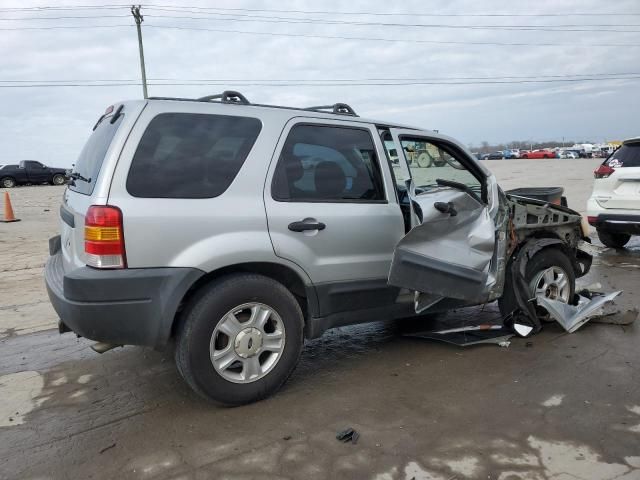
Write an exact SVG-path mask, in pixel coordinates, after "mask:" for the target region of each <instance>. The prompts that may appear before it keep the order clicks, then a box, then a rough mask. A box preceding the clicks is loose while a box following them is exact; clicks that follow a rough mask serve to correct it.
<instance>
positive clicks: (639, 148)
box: [605, 143, 640, 168]
mask: <svg viewBox="0 0 640 480" xmlns="http://www.w3.org/2000/svg"><path fill="white" fill-rule="evenodd" d="M605 163H606V164H607V165H609V166H610V167H613V168H619V167H640V143H627V144H625V145H622V146H621V147H620V148H619V149H618V150H616V151H615V152H614V153H613V154H612V155H611V156H610V157H609V158H608V159H607V161H606V162H605Z"/></svg>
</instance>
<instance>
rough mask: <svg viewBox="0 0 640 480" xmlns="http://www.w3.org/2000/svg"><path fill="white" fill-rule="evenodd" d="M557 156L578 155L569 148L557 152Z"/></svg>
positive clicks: (576, 156) (572, 156)
mask: <svg viewBox="0 0 640 480" xmlns="http://www.w3.org/2000/svg"><path fill="white" fill-rule="evenodd" d="M558 158H578V155H577V154H576V153H575V152H572V151H571V150H565V151H560V152H558Z"/></svg>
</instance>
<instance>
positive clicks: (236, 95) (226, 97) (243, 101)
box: [198, 90, 251, 105]
mask: <svg viewBox="0 0 640 480" xmlns="http://www.w3.org/2000/svg"><path fill="white" fill-rule="evenodd" d="M211 100H220V102H221V103H238V104H240V105H251V103H250V102H249V100H247V97H245V96H244V95H242V94H241V93H240V92H236V91H234V90H225V91H224V92H222V93H219V94H217V95H207V96H206V97H202V98H199V99H198V101H199V102H210V101H211Z"/></svg>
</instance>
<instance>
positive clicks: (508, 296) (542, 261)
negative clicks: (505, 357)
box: [498, 248, 576, 321]
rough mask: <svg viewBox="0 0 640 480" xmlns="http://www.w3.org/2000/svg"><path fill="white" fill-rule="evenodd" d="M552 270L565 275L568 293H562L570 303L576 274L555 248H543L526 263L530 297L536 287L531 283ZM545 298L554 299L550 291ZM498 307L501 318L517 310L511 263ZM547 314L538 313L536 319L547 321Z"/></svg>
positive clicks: (569, 261)
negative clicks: (543, 273)
mask: <svg viewBox="0 0 640 480" xmlns="http://www.w3.org/2000/svg"><path fill="white" fill-rule="evenodd" d="M550 269H554V270H556V271H562V272H563V273H564V274H565V275H566V281H567V282H568V284H567V286H568V292H566V291H565V292H564V293H565V296H566V299H567V300H568V301H571V300H572V299H573V296H574V294H575V290H576V274H575V271H574V270H573V265H572V264H571V260H569V258H568V257H567V255H566V254H565V253H564V252H563V251H562V250H559V249H557V248H544V249H542V250H540V251H539V252H538V253H536V254H535V255H534V256H533V258H531V260H529V263H527V269H526V271H525V280H526V282H527V284H528V285H530V286H531V287H530V290H531V291H530V295H531V296H532V297H533V296H534V295H535V290H536V287H535V286H533V285H531V283H532V282H533V281H534V280H535V279H536V277H538V276H539V275H540V274H541V273H542V272H544V271H547V270H550ZM546 296H547V297H551V298H554V292H552V291H550V292H549V294H548V295H546ZM558 299H559V298H558ZM498 307H499V308H500V313H501V314H502V316H503V318H504V317H506V316H507V315H509V314H510V313H512V312H513V311H514V310H516V309H517V308H518V302H517V300H516V296H515V292H514V291H513V277H512V275H511V262H509V264H508V265H507V274H506V276H505V283H504V293H503V295H502V297H500V298H499V299H498ZM547 317H548V314H547V313H546V311H542V312H539V315H538V318H540V320H543V321H544V320H547Z"/></svg>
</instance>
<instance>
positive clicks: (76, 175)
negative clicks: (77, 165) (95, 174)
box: [68, 172, 91, 183]
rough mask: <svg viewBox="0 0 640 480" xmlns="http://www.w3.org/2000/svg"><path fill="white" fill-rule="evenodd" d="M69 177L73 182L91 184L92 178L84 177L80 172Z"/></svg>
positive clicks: (72, 173)
mask: <svg viewBox="0 0 640 480" xmlns="http://www.w3.org/2000/svg"><path fill="white" fill-rule="evenodd" d="M68 176H69V178H70V179H72V180H80V181H81V182H86V183H91V179H90V178H86V177H83V176H82V175H80V174H79V173H78V172H71V173H70V174H69V175H68Z"/></svg>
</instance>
